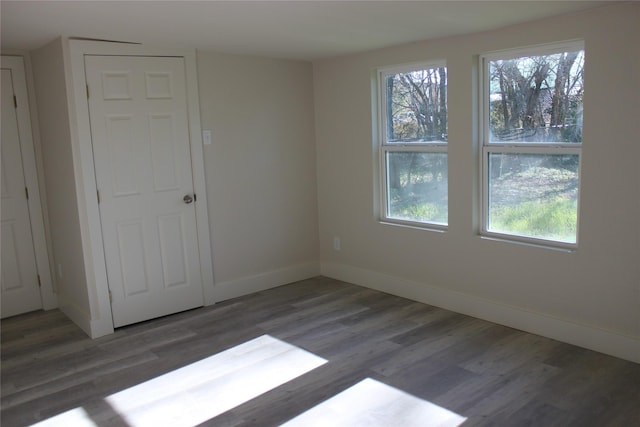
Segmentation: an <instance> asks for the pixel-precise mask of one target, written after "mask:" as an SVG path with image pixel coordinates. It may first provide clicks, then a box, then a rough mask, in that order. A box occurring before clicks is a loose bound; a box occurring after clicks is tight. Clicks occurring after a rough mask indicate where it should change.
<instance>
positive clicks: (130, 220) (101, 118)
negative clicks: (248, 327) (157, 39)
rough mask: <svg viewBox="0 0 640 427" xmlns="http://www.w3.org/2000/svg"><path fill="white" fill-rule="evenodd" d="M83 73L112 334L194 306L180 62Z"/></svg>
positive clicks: (127, 61)
mask: <svg viewBox="0 0 640 427" xmlns="http://www.w3.org/2000/svg"><path fill="white" fill-rule="evenodd" d="M85 72H86V79H87V86H88V96H89V101H88V103H89V115H90V123H91V137H92V143H93V153H94V163H95V171H96V182H97V185H98V191H99V209H100V221H101V224H102V237H103V243H104V251H105V262H106V267H107V279H108V282H109V291H110V295H111V310H112V314H113V323H114V327H118V326H123V325H127V324H131V323H136V322H140V321H143V320H147V319H151V318H154V317H159V316H164V315H167V314H171V313H176V312H179V311H183V310H187V309H191V308H194V307H199V306H202V305H203V304H204V296H203V288H202V279H201V273H200V261H199V253H198V236H197V230H196V216H195V206H194V205H195V203H196V200H197V199H196V196H195V195H194V193H193V188H194V185H193V175H192V167H191V151H190V138H189V127H188V111H187V95H186V76H185V65H184V59H183V58H178V57H136V56H89V55H88V56H85Z"/></svg>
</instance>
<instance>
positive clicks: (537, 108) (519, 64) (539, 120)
mask: <svg viewBox="0 0 640 427" xmlns="http://www.w3.org/2000/svg"><path fill="white" fill-rule="evenodd" d="M488 71H489V131H490V132H489V135H490V141H491V142H505V141H508V142H554V143H557V142H561V143H576V142H582V97H583V95H584V52H583V51H581V50H576V51H571V52H561V53H555V54H551V55H541V56H523V57H519V58H513V59H495V60H491V61H489V70H488Z"/></svg>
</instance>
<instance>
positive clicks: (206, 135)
mask: <svg viewBox="0 0 640 427" xmlns="http://www.w3.org/2000/svg"><path fill="white" fill-rule="evenodd" d="M202 143H203V144H204V145H211V131H210V130H203V131H202Z"/></svg>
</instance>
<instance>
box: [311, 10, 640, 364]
mask: <svg viewBox="0 0 640 427" xmlns="http://www.w3.org/2000/svg"><path fill="white" fill-rule="evenodd" d="M638 22H640V4H627V5H622V6H611V7H606V8H601V9H595V10H593V11H591V12H587V13H579V14H573V15H563V16H559V17H555V18H551V19H545V20H544V21H539V22H531V23H527V24H523V25H518V26H514V27H510V28H506V29H501V30H497V31H491V32H484V33H480V34H474V35H469V36H464V37H455V38H447V39H441V40H431V41H424V42H420V43H413V44H408V45H403V46H399V47H394V48H387V49H382V50H378V51H375V52H370V53H367V54H361V55H355V56H347V57H341V58H336V59H331V60H323V61H317V62H315V63H314V89H315V90H314V96H315V117H316V122H315V125H316V143H317V164H318V171H319V173H318V200H319V202H318V203H319V233H320V260H321V270H322V272H323V273H324V274H326V275H329V276H333V277H337V278H341V279H345V280H350V281H352V282H355V283H360V284H363V285H365V286H371V287H374V288H378V289H382V290H385V291H387V292H391V293H396V294H399V295H404V296H407V297H410V298H414V299H417V300H421V301H424V302H427V303H432V304H435V305H440V306H443V307H447V308H451V309H454V310H457V311H460V312H463V313H468V314H472V315H474V316H477V317H482V318H486V319H489V320H493V321H497V322H500V323H504V324H507V325H511V326H514V327H517V328H520V329H524V330H529V331H532V332H536V333H540V334H543V335H547V336H551V337H555V338H558V339H562V340H564V341H567V342H572V343H575V344H579V345H582V346H585V347H590V348H594V349H597V350H599V351H603V352H608V353H611V354H615V355H618V356H620V357H626V358H629V359H632V360H636V361H640V267H639V265H640V223H639V218H640V167H638V162H639V160H638V159H640V141H639V139H638V138H639V135H640V128H639V127H638V123H639V119H638V112H639V111H640V108H639V107H640V105H639V101H638V99H639V96H640V80H639V79H638V76H639V75H640V49H638V46H637V42H638V40H640V27H639V26H638V25H637V23H638ZM580 38H582V39H584V40H585V48H586V53H585V55H586V66H585V67H586V68H585V79H586V95H585V104H584V111H585V113H584V114H585V116H584V143H583V157H582V170H581V173H582V175H581V179H582V181H581V200H580V235H579V239H580V242H579V248H578V250H577V251H576V252H573V253H566V252H561V251H557V250H551V249H545V248H537V247H531V246H525V245H518V244H514V243H506V242H500V241H492V240H487V239H482V238H480V237H479V235H478V218H477V215H476V212H477V207H476V206H477V205H476V204H477V200H478V191H477V189H478V157H477V151H478V148H477V144H476V141H477V131H476V127H475V125H474V120H475V119H476V115H475V112H476V110H477V103H476V93H477V87H476V84H475V83H474V76H475V68H474V65H475V63H476V59H477V58H476V55H478V54H481V53H484V52H489V51H494V50H500V49H509V48H516V47H523V46H528V45H534V44H541V43H551V42H557V41H564V40H571V39H580ZM434 59H445V60H446V61H447V66H448V72H449V93H448V111H449V174H450V176H449V230H448V231H447V232H445V233H437V232H431V231H425V230H419V229H411V228H406V227H398V226H391V225H383V224H381V223H379V222H378V221H377V219H376V214H375V213H374V212H375V207H376V206H377V201H376V197H377V194H376V189H377V181H376V180H375V179H374V175H375V173H376V165H377V163H376V160H375V159H376V151H375V142H372V141H373V135H372V128H373V121H372V113H371V105H372V104H371V76H372V71H373V70H374V69H375V68H376V67H380V66H388V65H394V64H402V63H412V62H417V61H423V60H434ZM333 236H339V237H340V238H341V240H342V250H341V251H340V252H336V251H333V250H332V239H333Z"/></svg>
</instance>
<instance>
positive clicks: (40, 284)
mask: <svg viewBox="0 0 640 427" xmlns="http://www.w3.org/2000/svg"><path fill="white" fill-rule="evenodd" d="M38 287H39V288H41V287H42V282H41V281H40V275H39V274H38Z"/></svg>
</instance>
